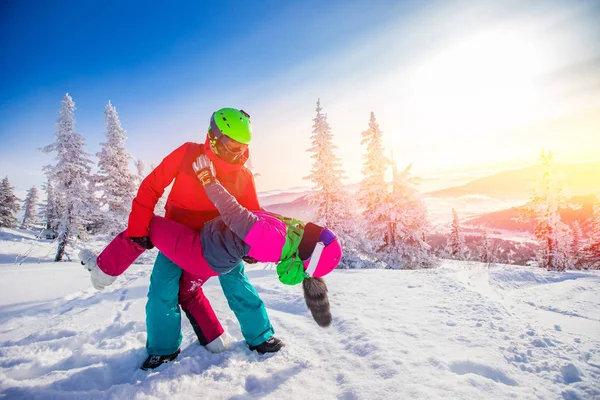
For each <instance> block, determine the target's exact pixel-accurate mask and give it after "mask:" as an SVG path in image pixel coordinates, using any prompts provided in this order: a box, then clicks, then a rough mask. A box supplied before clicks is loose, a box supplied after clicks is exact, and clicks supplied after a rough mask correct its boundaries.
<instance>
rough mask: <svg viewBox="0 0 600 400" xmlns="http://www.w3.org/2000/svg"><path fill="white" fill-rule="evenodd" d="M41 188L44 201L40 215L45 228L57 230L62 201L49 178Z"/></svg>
mask: <svg viewBox="0 0 600 400" xmlns="http://www.w3.org/2000/svg"><path fill="white" fill-rule="evenodd" d="M42 188H43V189H44V190H45V191H46V201H45V202H44V204H43V205H42V212H41V217H42V218H43V221H44V222H45V224H46V229H48V230H52V231H54V232H58V225H59V224H60V217H61V214H62V211H61V210H62V207H63V206H64V201H63V199H62V198H61V197H60V195H59V194H58V193H57V192H56V190H55V189H54V186H53V185H52V182H51V181H50V180H48V181H47V182H46V184H45V185H43V186H42Z"/></svg>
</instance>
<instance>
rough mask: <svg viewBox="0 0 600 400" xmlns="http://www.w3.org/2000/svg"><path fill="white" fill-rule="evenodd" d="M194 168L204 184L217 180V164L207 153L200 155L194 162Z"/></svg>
mask: <svg viewBox="0 0 600 400" xmlns="http://www.w3.org/2000/svg"><path fill="white" fill-rule="evenodd" d="M192 168H193V169H194V172H195V173H196V176H197V177H198V180H199V181H200V183H202V186H206V185H208V184H209V183H213V182H215V181H216V178H215V175H216V173H215V166H214V165H213V163H212V161H210V159H209V158H208V157H207V156H206V155H204V154H201V155H199V156H198V158H196V161H194V163H193V164H192Z"/></svg>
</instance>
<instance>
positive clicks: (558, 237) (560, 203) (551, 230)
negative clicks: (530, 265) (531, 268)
mask: <svg viewBox="0 0 600 400" xmlns="http://www.w3.org/2000/svg"><path fill="white" fill-rule="evenodd" d="M540 162H541V170H542V171H541V176H540V181H539V183H538V185H537V187H536V188H535V189H534V190H533V193H532V196H531V199H530V202H529V203H528V204H527V206H526V207H525V208H524V214H525V218H526V219H529V220H532V221H534V222H535V227H534V235H535V237H536V239H537V241H538V243H539V246H540V248H539V250H538V252H537V257H536V258H537V263H538V265H539V266H540V267H542V268H546V269H548V270H551V271H564V270H565V269H569V268H571V267H572V265H573V263H572V254H571V242H572V235H571V230H570V228H569V227H568V226H567V225H566V224H565V223H563V222H562V221H561V219H560V213H559V211H560V209H561V208H565V207H566V205H567V199H566V197H565V195H564V194H563V185H562V182H561V180H560V178H559V176H558V173H557V171H556V167H555V165H554V157H553V155H552V152H548V153H545V152H544V151H542V154H541V156H540Z"/></svg>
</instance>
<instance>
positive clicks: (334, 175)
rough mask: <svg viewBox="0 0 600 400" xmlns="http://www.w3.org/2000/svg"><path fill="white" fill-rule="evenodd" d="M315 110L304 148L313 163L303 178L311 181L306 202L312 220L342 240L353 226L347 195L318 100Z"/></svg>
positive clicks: (327, 125)
mask: <svg viewBox="0 0 600 400" xmlns="http://www.w3.org/2000/svg"><path fill="white" fill-rule="evenodd" d="M316 111H317V115H316V117H315V118H314V119H313V121H314V124H313V131H312V135H311V140H312V143H311V144H312V146H311V147H310V148H309V149H308V150H307V151H308V152H310V153H313V154H312V156H311V158H313V159H314V163H313V166H312V169H311V173H310V175H308V176H307V177H305V178H304V179H307V180H309V181H311V182H312V183H313V184H314V187H313V189H314V194H313V195H312V196H311V197H310V198H309V201H310V204H311V205H312V206H313V207H315V216H316V222H317V223H320V224H323V225H324V226H326V227H328V228H330V229H332V230H333V231H334V232H336V233H337V234H338V236H340V238H342V239H344V237H345V236H348V235H351V233H352V230H353V228H354V225H353V222H352V220H353V218H352V211H351V210H352V208H351V205H350V204H351V203H350V197H349V195H348V193H347V192H346V190H345V188H344V186H343V184H342V179H343V176H344V172H343V171H342V169H341V162H340V160H339V158H338V157H336V155H335V154H334V150H335V149H336V148H337V146H335V145H334V144H333V135H332V134H331V129H330V127H329V123H328V122H327V115H326V114H323V113H322V112H321V111H322V108H321V103H320V101H319V100H317V108H316Z"/></svg>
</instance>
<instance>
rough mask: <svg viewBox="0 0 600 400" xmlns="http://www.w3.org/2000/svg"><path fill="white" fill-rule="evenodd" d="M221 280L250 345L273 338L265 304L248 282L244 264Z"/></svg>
mask: <svg viewBox="0 0 600 400" xmlns="http://www.w3.org/2000/svg"><path fill="white" fill-rule="evenodd" d="M219 280H220V281H221V288H222V289H223V293H224V294H225V297H226V298H227V302H228V303H229V307H230V308H231V310H232V311H233V312H234V314H235V316H236V317H237V319H238V322H239V323H240V328H241V330H242V334H243V335H244V339H246V342H247V343H248V345H249V346H256V345H259V344H261V343H263V342H264V341H266V340H267V339H269V338H270V337H271V336H273V334H274V333H275V332H274V330H273V327H272V326H271V321H269V316H268V315H267V310H266V309H265V304H264V303H263V301H262V300H261V298H260V297H259V296H258V293H256V290H255V289H254V287H253V286H252V284H251V283H250V281H248V276H247V275H246V272H245V271H244V263H243V262H240V264H239V265H238V266H237V267H236V268H234V269H233V270H232V271H231V272H229V273H227V274H223V275H219Z"/></svg>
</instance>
